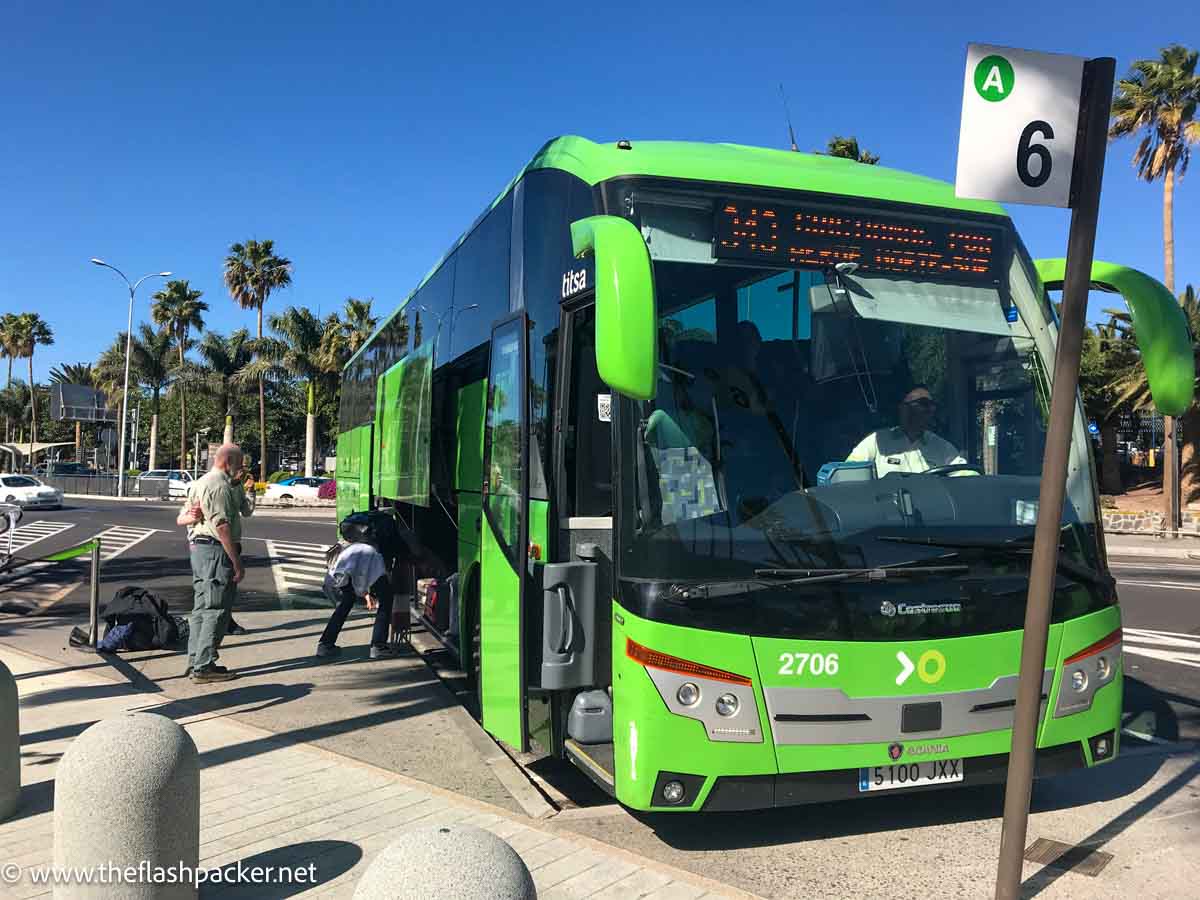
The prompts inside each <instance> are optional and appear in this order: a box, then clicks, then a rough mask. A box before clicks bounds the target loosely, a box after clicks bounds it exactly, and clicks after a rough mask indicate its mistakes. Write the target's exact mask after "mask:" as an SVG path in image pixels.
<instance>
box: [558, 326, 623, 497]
mask: <svg viewBox="0 0 1200 900" xmlns="http://www.w3.org/2000/svg"><path fill="white" fill-rule="evenodd" d="M572 343H573V346H572V349H571V410H570V416H569V418H568V422H569V428H568V433H567V441H566V464H567V485H568V489H569V490H570V492H571V498H570V499H571V515H573V516H611V515H612V512H613V499H612V497H613V494H612V396H611V394H610V392H609V388H608V386H607V385H606V384H604V382H603V381H601V380H600V373H599V371H598V370H597V368H596V317H595V310H594V309H593V308H589V309H587V310H582V311H580V312H579V313H578V314H577V315H576V318H575V322H574V328H573V339H572Z"/></svg>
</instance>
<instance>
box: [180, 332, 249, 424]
mask: <svg viewBox="0 0 1200 900" xmlns="http://www.w3.org/2000/svg"><path fill="white" fill-rule="evenodd" d="M252 345H253V341H252V340H251V339H250V332H249V331H247V330H246V329H245V328H239V329H238V330H237V331H235V332H233V333H232V334H230V335H229V336H228V337H226V336H225V335H222V334H217V333H216V332H215V331H209V332H206V333H205V335H204V340H202V341H200V343H199V344H197V345H196V353H197V354H199V356H200V360H201V364H200V365H198V366H191V367H189V369H188V371H187V372H186V373H185V374H184V376H183V379H182V381H183V383H184V384H185V385H186V386H187V387H188V388H189V389H196V390H199V391H202V392H204V393H206V394H208V395H209V396H210V397H216V398H217V399H218V400H219V401H220V404H221V408H222V409H223V410H225V436H224V443H226V444H231V443H233V398H234V391H235V388H236V386H237V383H238V382H237V375H238V373H239V372H241V371H242V370H243V369H244V368H246V367H247V366H248V365H250V363H251V362H252V361H253V359H254V354H253V352H252V350H251V347H252Z"/></svg>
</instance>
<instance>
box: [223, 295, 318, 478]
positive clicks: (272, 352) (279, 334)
mask: <svg viewBox="0 0 1200 900" xmlns="http://www.w3.org/2000/svg"><path fill="white" fill-rule="evenodd" d="M268 324H270V326H271V330H272V331H273V332H275V335H276V336H275V337H269V338H263V339H261V340H258V341H255V351H256V355H257V357H258V358H257V359H256V360H255V361H254V362H253V363H251V364H250V365H249V366H247V367H246V368H245V369H243V370H242V374H241V378H242V379H243V380H258V381H259V383H261V382H262V380H263V379H264V378H266V377H274V378H280V377H288V376H291V377H293V378H299V379H301V380H303V381H304V383H305V384H304V387H305V398H306V402H305V410H304V411H305V416H306V422H305V428H304V475H305V477H307V478H311V477H312V470H313V446H314V444H315V442H316V430H317V428H316V424H317V391H318V389H319V388H321V387H323V386H328V385H329V384H330V382H331V380H332V381H333V383H335V384H336V378H337V371H338V370H337V369H336V368H334V361H333V359H332V358H331V355H330V354H328V353H323V352H322V350H323V346H322V345H323V344H325V345H326V346H328V345H327V343H326V339H325V337H324V335H325V333H326V332H336V331H337V330H338V328H337V316H336V315H331V316H330V317H329V318H327V319H326V320H325V321H324V322H322V321H321V320H320V319H318V318H317V317H316V316H314V315H313V314H312V312H311V311H310V310H308V309H305V308H299V307H295V306H289V307H288V308H287V309H285V310H284V311H283V312H282V313H278V314H276V313H272V314H271V316H270V318H269V319H268Z"/></svg>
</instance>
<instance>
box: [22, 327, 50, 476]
mask: <svg viewBox="0 0 1200 900" xmlns="http://www.w3.org/2000/svg"><path fill="white" fill-rule="evenodd" d="M13 328H14V329H15V331H16V341H15V343H16V347H17V354H16V355H17V356H19V357H21V358H22V359H28V360H29V406H30V413H29V465H30V466H31V467H32V466H33V442H34V441H35V440H37V388H36V386H35V385H34V381H33V353H34V351H35V350H36V349H37V348H38V347H39V346H42V347H48V346H50V345H51V344H53V343H54V332H53V331H52V330H51V328H50V326H49V325H48V324H46V320H45V319H43V318H42V317H41V316H40V315H39V314H38V313H28V312H27V313H18V314H17V319H16V322H15V323H14V324H13Z"/></svg>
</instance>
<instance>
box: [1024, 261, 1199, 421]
mask: <svg viewBox="0 0 1200 900" xmlns="http://www.w3.org/2000/svg"><path fill="white" fill-rule="evenodd" d="M1033 265H1034V268H1036V269H1037V273H1038V277H1039V278H1041V279H1042V284H1043V285H1044V286H1045V288H1046V290H1048V291H1052V290H1057V289H1058V288H1061V287H1062V284H1063V279H1064V278H1065V277H1066V271H1067V261H1066V260H1065V259H1035V260H1034V261H1033ZM1092 288H1093V289H1094V290H1098V291H1108V292H1109V293H1113V294H1120V295H1121V297H1122V299H1124V301H1125V303H1126V305H1128V306H1129V311H1130V314H1131V316H1132V318H1133V333H1134V337H1135V338H1136V339H1137V345H1138V351H1139V353H1140V354H1141V359H1142V365H1143V366H1144V367H1145V369H1146V381H1147V383H1148V384H1149V385H1150V395H1151V397H1153V398H1154V405H1155V407H1156V408H1157V409H1158V411H1159V412H1161V413H1162V414H1163V415H1167V416H1181V415H1183V414H1184V413H1185V412H1187V409H1188V407H1189V406H1191V405H1192V394H1193V391H1194V390H1195V384H1196V364H1195V358H1194V356H1193V355H1192V336H1191V334H1190V333H1189V330H1188V322H1187V316H1185V315H1184V314H1183V309H1182V307H1180V305H1179V301H1177V300H1176V299H1175V298H1174V297H1173V296H1172V295H1171V292H1170V291H1168V290H1167V288H1166V285H1164V284H1162V283H1161V282H1160V281H1157V280H1156V279H1154V278H1151V277H1150V276H1149V275H1147V274H1145V273H1144V272H1139V271H1138V270H1137V269H1131V268H1129V267H1128V266H1119V265H1117V264H1115V263H1109V262H1102V261H1101V260H1095V261H1093V263H1092Z"/></svg>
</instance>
